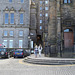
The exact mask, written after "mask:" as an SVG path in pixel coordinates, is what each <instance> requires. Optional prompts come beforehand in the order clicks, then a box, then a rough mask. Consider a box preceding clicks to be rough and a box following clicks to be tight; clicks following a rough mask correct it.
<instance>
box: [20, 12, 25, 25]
mask: <svg viewBox="0 0 75 75" xmlns="http://www.w3.org/2000/svg"><path fill="white" fill-rule="evenodd" d="M21 14H23V17H22V18H21ZM19 19H20V20H19V22H20V24H24V13H20V16H19ZM21 21H22V22H21Z"/></svg>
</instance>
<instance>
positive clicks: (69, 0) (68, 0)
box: [64, 0, 72, 3]
mask: <svg viewBox="0 0 75 75" xmlns="http://www.w3.org/2000/svg"><path fill="white" fill-rule="evenodd" d="M64 3H72V0H64Z"/></svg>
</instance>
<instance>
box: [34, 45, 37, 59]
mask: <svg viewBox="0 0 75 75" xmlns="http://www.w3.org/2000/svg"><path fill="white" fill-rule="evenodd" d="M37 52H38V46H37V45H36V46H35V48H34V54H35V58H37Z"/></svg>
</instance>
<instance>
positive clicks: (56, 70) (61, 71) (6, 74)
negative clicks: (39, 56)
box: [0, 58, 75, 75]
mask: <svg viewBox="0 0 75 75" xmlns="http://www.w3.org/2000/svg"><path fill="white" fill-rule="evenodd" d="M21 59H23V58H15V59H14V58H10V59H0V75H75V66H66V65H65V66H41V65H40V66H36V65H35V66H34V65H31V66H30V65H25V64H20V63H19V61H20V60H21Z"/></svg>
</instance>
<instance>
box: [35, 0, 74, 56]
mask: <svg viewBox="0 0 75 75" xmlns="http://www.w3.org/2000/svg"><path fill="white" fill-rule="evenodd" d="M34 2H35V4H36V9H37V11H36V12H37V24H36V25H37V42H38V39H39V37H41V39H40V41H41V40H42V44H43V47H44V48H45V46H48V47H50V51H49V49H47V48H46V49H47V53H48V54H47V55H50V56H58V57H60V56H62V57H73V56H74V52H75V26H74V25H75V21H74V20H75V9H74V8H75V1H74V0H34ZM46 13H48V14H47V15H46V16H45V14H46ZM39 43H40V42H39Z"/></svg>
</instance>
